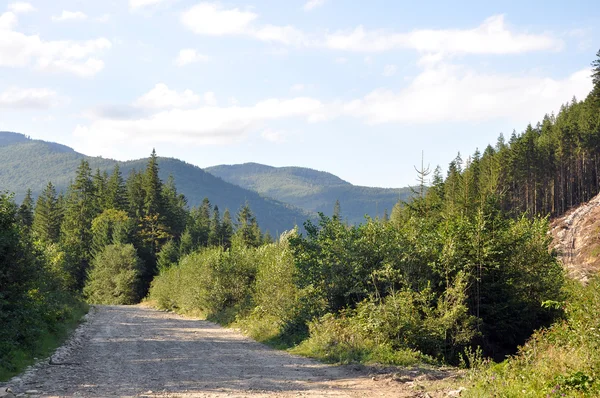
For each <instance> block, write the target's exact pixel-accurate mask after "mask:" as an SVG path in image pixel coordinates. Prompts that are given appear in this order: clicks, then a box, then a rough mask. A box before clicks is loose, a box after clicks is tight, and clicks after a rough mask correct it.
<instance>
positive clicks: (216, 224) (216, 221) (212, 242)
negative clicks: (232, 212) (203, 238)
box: [208, 206, 222, 246]
mask: <svg viewBox="0 0 600 398" xmlns="http://www.w3.org/2000/svg"><path fill="white" fill-rule="evenodd" d="M221 228H222V227H221V215H220V214H219V206H215V208H214V210H213V216H212V219H211V220H210V231H209V232H208V245H209V246H219V245H221V240H222V237H221Z"/></svg>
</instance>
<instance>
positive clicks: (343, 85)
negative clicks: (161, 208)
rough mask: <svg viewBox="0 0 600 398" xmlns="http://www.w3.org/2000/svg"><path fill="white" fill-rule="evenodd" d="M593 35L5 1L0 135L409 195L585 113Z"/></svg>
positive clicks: (484, 12) (437, 14) (295, 8)
mask: <svg viewBox="0 0 600 398" xmlns="http://www.w3.org/2000/svg"><path fill="white" fill-rule="evenodd" d="M488 3H489V4H488ZM492 3H493V4H492ZM599 27H600V6H598V4H597V2H596V1H571V2H563V1H560V2H559V1H545V2H542V1H514V2H512V1H498V2H482V1H462V2H460V1H459V2H457V1H452V2H451V1H419V2H413V1H411V2H403V1H389V0H388V1H383V0H371V1H369V2H366V1H347V0H346V1H342V0H298V1H295V0H294V1H292V0H289V1H275V0H270V1H269V0H262V1H261V0H255V1H229V0H227V1H220V2H201V1H190V0H104V1H83V0H53V1H52V2H49V1H41V0H38V1H35V0H32V1H29V2H21V1H0V130H9V131H17V132H21V133H24V134H28V135H30V136H31V137H33V138H39V139H44V140H50V141H56V142H60V143H63V144H66V145H69V146H72V147H73V148H75V149H76V150H78V151H80V152H83V153H85V154H88V155H95V156H103V157H111V158H116V159H120V160H127V159H135V158H140V157H144V156H147V155H148V154H149V153H150V151H151V150H152V148H153V147H155V148H156V150H157V152H158V154H159V155H160V156H173V157H177V158H180V159H182V160H185V161H187V162H189V163H193V164H196V165H198V166H200V167H207V166H212V165H217V164H234V163H242V162H251V161H252V162H258V163H264V164H269V165H273V166H290V165H294V166H304V167H311V168H314V169H319V170H325V171H329V172H332V173H334V174H336V175H338V176H340V177H342V178H344V179H346V180H348V181H350V182H352V183H354V184H358V185H366V186H382V187H397V186H406V185H408V184H413V183H414V182H415V177H416V175H415V172H414V168H413V166H414V165H418V164H420V163H421V152H422V151H423V152H424V158H425V163H426V164H431V167H432V168H433V167H435V166H436V165H438V164H439V165H441V166H442V167H444V166H445V165H446V164H447V163H448V162H450V161H451V160H452V159H453V158H454V157H455V156H456V154H457V153H458V152H461V154H462V155H463V158H466V157H467V156H468V155H469V154H471V153H473V152H474V150H475V148H477V147H479V148H480V149H483V148H484V147H485V146H486V145H487V144H488V143H492V144H493V143H494V142H495V141H496V138H497V136H498V134H499V133H501V132H502V133H504V134H505V135H509V134H510V133H511V132H512V131H513V129H514V130H517V131H522V130H524V128H525V127H526V125H527V123H529V122H531V123H536V122H537V121H538V120H541V118H542V117H543V115H544V113H549V112H551V111H557V110H558V109H559V107H560V105H561V104H562V103H565V102H567V101H569V100H570V99H571V98H572V97H573V96H576V97H577V98H581V99H583V98H585V96H586V95H587V94H588V92H589V91H590V89H591V79H590V78H589V75H590V66H589V65H590V63H591V61H592V60H593V59H594V57H595V54H596V52H597V51H598V48H600V40H598V38H600V30H599Z"/></svg>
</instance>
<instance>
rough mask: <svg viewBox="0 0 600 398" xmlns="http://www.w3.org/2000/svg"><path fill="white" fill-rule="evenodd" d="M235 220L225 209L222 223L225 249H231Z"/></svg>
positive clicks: (222, 242)
mask: <svg viewBox="0 0 600 398" xmlns="http://www.w3.org/2000/svg"><path fill="white" fill-rule="evenodd" d="M233 229H234V227H233V220H232V218H231V213H230V212H229V209H225V213H223V220H222V221H221V245H222V246H223V247H224V248H229V247H231V238H232V237H233Z"/></svg>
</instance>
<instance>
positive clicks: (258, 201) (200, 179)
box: [0, 132, 310, 234]
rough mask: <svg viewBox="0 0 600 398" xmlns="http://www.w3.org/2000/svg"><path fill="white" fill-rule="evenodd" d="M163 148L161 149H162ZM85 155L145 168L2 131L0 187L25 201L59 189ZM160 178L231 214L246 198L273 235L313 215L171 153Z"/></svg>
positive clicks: (109, 164)
mask: <svg viewBox="0 0 600 398" xmlns="http://www.w3.org/2000/svg"><path fill="white" fill-rule="evenodd" d="M158 152H159V153H160V148H158ZM81 159H86V160H87V161H88V162H89V163H90V166H91V167H92V169H93V170H96V169H98V168H99V169H100V170H102V171H105V170H106V171H108V172H109V173H110V171H111V170H112V169H113V167H114V165H115V163H119V165H120V167H121V171H122V173H123V176H124V177H125V178H127V176H128V174H129V172H130V171H131V170H132V169H136V170H143V169H144V168H145V167H146V163H147V161H148V160H147V159H139V160H133V161H128V162H117V161H115V160H112V159H103V158H100V157H90V156H86V155H83V154H81V153H78V152H75V151H74V150H73V149H72V148H69V147H67V146H64V145H60V144H56V143H51V142H45V141H40V140H30V139H28V138H27V137H25V136H24V135H22V134H16V133H7V132H0V164H1V165H2V166H1V167H0V190H2V191H9V192H14V193H15V195H16V200H17V201H18V202H20V201H21V200H22V199H23V197H24V196H25V192H26V191H27V189H28V188H31V190H32V191H33V193H34V194H35V195H36V196H37V195H38V194H39V193H40V192H41V191H42V190H43V189H44V187H45V186H46V184H47V183H48V181H52V183H53V184H54V185H55V186H56V187H57V190H58V191H61V190H62V191H64V190H66V188H67V186H68V184H69V182H70V181H71V180H72V179H73V178H74V177H75V171H76V169H77V166H79V163H80V162H81ZM158 165H159V167H160V172H159V174H160V177H161V179H163V180H166V179H167V178H168V176H169V175H171V174H172V175H173V177H174V178H175V183H176V184H177V189H178V191H179V192H181V193H183V194H184V195H185V196H186V197H187V199H188V203H189V205H190V206H194V205H199V204H200V203H201V202H202V200H203V199H204V198H205V197H208V198H209V199H210V201H211V203H213V204H216V205H218V206H219V208H220V209H221V213H222V212H223V211H224V210H225V209H226V208H229V209H230V211H231V212H232V213H234V214H235V213H236V212H237V210H238V209H239V208H240V207H241V206H242V205H243V204H244V203H245V202H246V201H247V202H248V203H249V204H250V207H251V208H252V210H253V211H254V213H255V214H256V218H257V220H258V222H259V224H260V226H261V227H262V228H263V229H264V230H269V231H270V232H271V233H272V234H278V233H281V232H283V231H285V230H287V229H291V228H293V227H294V225H296V224H297V225H300V226H301V225H302V224H303V223H304V221H306V220H307V219H308V218H309V217H310V214H309V213H307V212H304V211H302V210H300V209H298V208H294V207H293V206H290V205H287V204H285V203H281V202H278V201H276V200H273V199H269V198H263V197H261V195H259V194H258V193H256V192H254V191H251V190H248V189H244V188H241V187H239V186H236V185H233V184H231V183H228V182H226V181H223V180H222V179H220V178H217V177H215V176H213V175H211V174H209V173H207V172H205V171H204V170H202V169H200V168H199V167H196V166H194V165H191V164H188V163H185V162H182V161H180V160H177V159H172V158H159V163H158Z"/></svg>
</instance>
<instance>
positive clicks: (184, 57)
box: [174, 48, 210, 66]
mask: <svg viewBox="0 0 600 398" xmlns="http://www.w3.org/2000/svg"><path fill="white" fill-rule="evenodd" d="M208 60H210V57H209V56H208V55H204V54H200V53H199V52H198V51H197V50H195V49H193V48H184V49H182V50H180V51H179V54H178V55H177V58H175V61H174V62H175V65H177V66H186V65H190V64H195V63H199V62H207V61H208Z"/></svg>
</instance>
